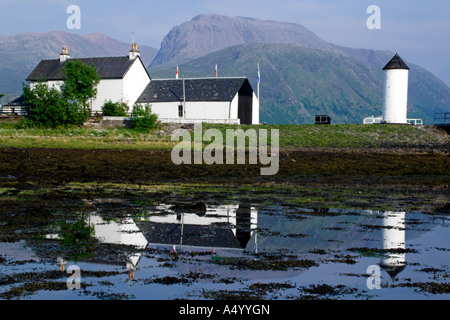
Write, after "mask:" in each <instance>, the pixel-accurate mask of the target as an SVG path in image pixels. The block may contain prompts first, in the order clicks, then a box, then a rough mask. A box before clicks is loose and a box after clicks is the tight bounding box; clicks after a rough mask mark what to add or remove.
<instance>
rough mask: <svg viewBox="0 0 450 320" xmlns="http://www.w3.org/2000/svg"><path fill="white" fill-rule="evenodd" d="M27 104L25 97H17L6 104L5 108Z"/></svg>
mask: <svg viewBox="0 0 450 320" xmlns="http://www.w3.org/2000/svg"><path fill="white" fill-rule="evenodd" d="M26 104H27V101H26V100H25V98H24V97H23V96H20V97H17V98H15V99H14V100H12V101H10V102H8V103H6V104H4V105H3V106H4V107H18V106H24V105H26Z"/></svg>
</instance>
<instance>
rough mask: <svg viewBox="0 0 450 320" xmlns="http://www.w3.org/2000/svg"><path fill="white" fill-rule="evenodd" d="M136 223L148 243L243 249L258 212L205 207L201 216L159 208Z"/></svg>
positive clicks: (238, 207) (245, 208)
mask: <svg viewBox="0 0 450 320" xmlns="http://www.w3.org/2000/svg"><path fill="white" fill-rule="evenodd" d="M159 210H161V215H154V216H150V217H149V218H146V219H145V220H143V221H141V222H139V223H138V226H139V227H140V228H141V230H142V231H143V233H144V234H145V236H146V238H147V240H148V242H149V243H152V244H166V245H181V244H182V245H186V246H196V247H209V248H237V249H245V248H246V246H247V244H248V242H249V240H250V238H251V237H252V236H253V235H254V236H255V241H256V228H257V224H258V218H257V215H258V212H257V210H256V209H255V208H253V207H250V206H247V205H224V206H218V207H208V208H207V210H206V212H204V213H183V212H175V211H170V209H168V208H164V207H160V208H159Z"/></svg>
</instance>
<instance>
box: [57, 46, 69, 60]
mask: <svg viewBox="0 0 450 320" xmlns="http://www.w3.org/2000/svg"><path fill="white" fill-rule="evenodd" d="M69 58H70V54H69V51H68V50H67V47H63V48H62V52H61V53H60V54H59V61H60V62H64V61H66V60H67V59H69Z"/></svg>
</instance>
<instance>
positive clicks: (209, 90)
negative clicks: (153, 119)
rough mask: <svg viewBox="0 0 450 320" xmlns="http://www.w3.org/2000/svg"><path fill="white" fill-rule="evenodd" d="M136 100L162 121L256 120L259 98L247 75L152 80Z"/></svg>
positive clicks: (255, 121)
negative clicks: (244, 76)
mask: <svg viewBox="0 0 450 320" xmlns="http://www.w3.org/2000/svg"><path fill="white" fill-rule="evenodd" d="M139 102H140V103H142V104H147V105H150V106H151V108H152V112H154V113H156V114H157V115H158V116H159V119H160V120H161V121H162V122H172V123H174V122H175V123H192V122H210V123H211V122H212V123H229V124H259V101H258V99H257V97H256V95H255V93H254V92H253V89H252V87H251V85H250V82H249V81H248V79H247V78H196V79H168V80H152V81H151V82H150V83H149V84H148V86H147V87H146V88H145V90H144V92H143V93H142V95H141V96H140V98H139Z"/></svg>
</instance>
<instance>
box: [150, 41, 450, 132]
mask: <svg viewBox="0 0 450 320" xmlns="http://www.w3.org/2000/svg"><path fill="white" fill-rule="evenodd" d="M374 54H375V55H376V57H375V58H376V59H375V58H374V57H373V55H374ZM370 55H372V57H370ZM384 57H385V58H384ZM383 58H384V59H383ZM390 58H392V57H391V56H390V55H389V53H387V52H375V51H370V50H365V51H364V50H363V51H357V50H354V51H352V52H349V53H348V55H343V54H336V53H333V52H330V51H324V50H320V49H310V48H304V47H299V46H297V45H292V44H262V43H252V44H244V45H239V46H234V47H229V48H226V49H224V50H221V51H218V52H214V53H211V54H208V55H206V56H203V57H200V58H197V59H194V60H191V61H187V62H184V63H182V64H180V65H179V70H180V74H181V75H184V76H185V77H205V76H213V74H214V66H215V65H216V64H218V68H219V77H227V76H230V77H231V76H245V77H248V78H249V80H250V82H251V84H252V86H253V88H254V90H255V91H256V75H257V63H259V64H260V67H261V78H262V83H261V121H262V122H267V123H273V124H275V123H280V124H308V123H309V124H311V123H313V122H314V115H316V114H328V115H330V116H331V118H332V121H333V123H341V124H343V123H354V124H356V123H362V121H363V118H365V117H368V116H371V115H375V116H378V115H381V112H382V104H383V85H384V74H383V71H382V66H380V65H379V64H381V63H383V62H382V61H383V60H384V61H386V63H387V62H388V61H389V60H390ZM365 60H367V61H365ZM368 61H376V62H375V63H369V62H368ZM410 68H411V72H410V93H409V106H408V117H409V118H422V119H424V121H425V122H426V123H428V124H431V123H433V117H434V113H435V112H443V111H445V110H447V108H448V106H450V88H448V87H447V86H446V85H445V84H444V83H443V82H442V81H440V80H439V79H437V78H436V77H434V76H433V75H432V74H431V73H429V72H427V71H426V70H424V69H422V68H420V67H417V66H415V65H412V64H410ZM149 72H150V74H151V76H152V78H153V79H157V78H173V77H174V76H175V65H174V64H173V63H168V64H163V65H159V66H154V67H150V69H149Z"/></svg>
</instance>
